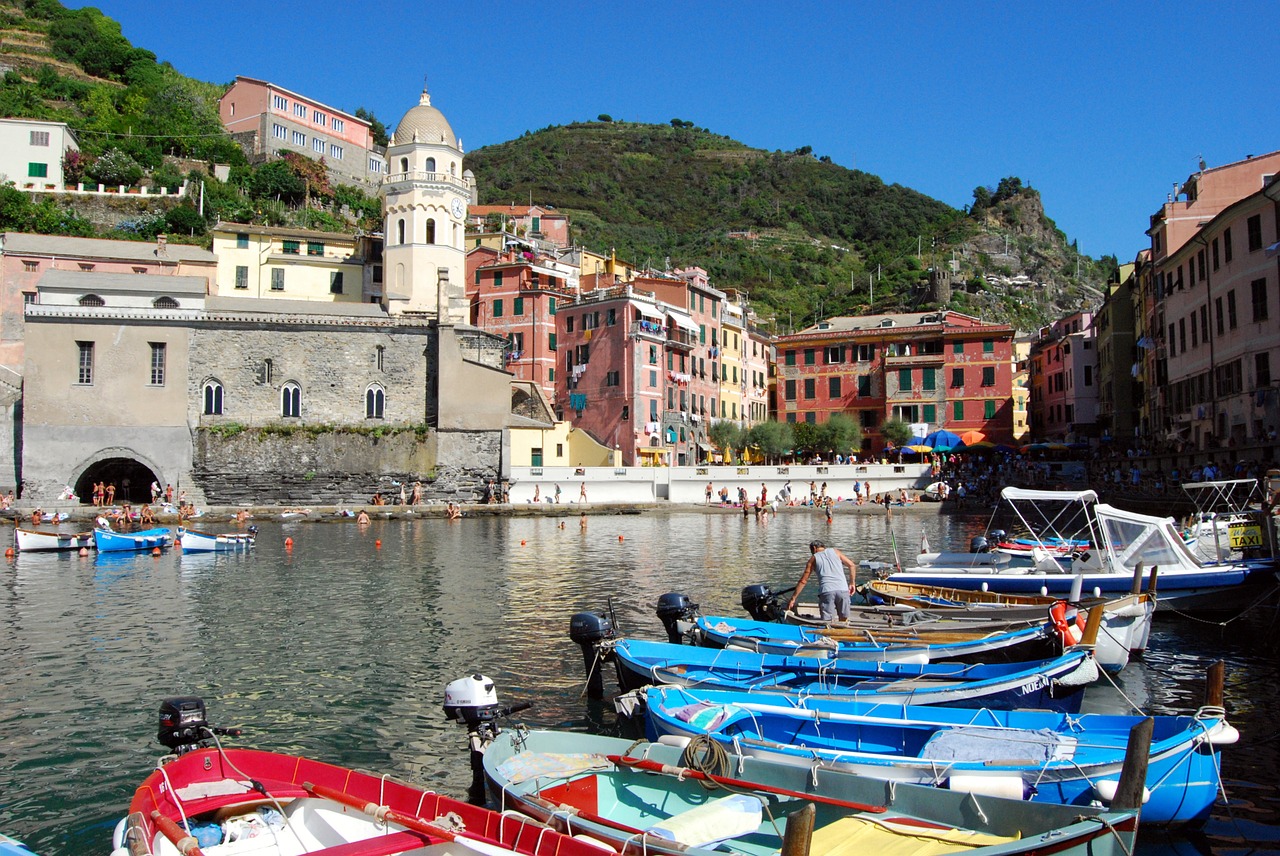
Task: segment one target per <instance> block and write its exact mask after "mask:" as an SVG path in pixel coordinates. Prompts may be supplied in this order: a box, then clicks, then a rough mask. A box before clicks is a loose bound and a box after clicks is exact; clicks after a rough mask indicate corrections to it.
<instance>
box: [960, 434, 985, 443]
mask: <svg viewBox="0 0 1280 856" xmlns="http://www.w3.org/2000/svg"><path fill="white" fill-rule="evenodd" d="M985 439H987V435H986V434H983V433H982V432H981V431H966V432H964V433H963V434H961V435H960V442H961V443H964V444H965V445H966V446H972V445H973V444H974V443H981V442H982V441H983V440H985Z"/></svg>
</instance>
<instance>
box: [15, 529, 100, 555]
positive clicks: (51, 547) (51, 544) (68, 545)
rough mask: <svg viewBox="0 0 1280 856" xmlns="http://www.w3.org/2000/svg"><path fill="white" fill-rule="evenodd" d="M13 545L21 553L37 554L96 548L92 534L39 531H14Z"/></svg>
mask: <svg viewBox="0 0 1280 856" xmlns="http://www.w3.org/2000/svg"><path fill="white" fill-rule="evenodd" d="M13 545H14V546H15V547H17V548H18V550H19V551H21V552H25V553H35V552H42V551H50V552H51V551H56V550H79V549H81V548H85V549H88V548H90V547H93V546H94V542H93V533H92V532H43V531H41V530H39V529H23V528H22V527H20V526H15V527H14V529H13Z"/></svg>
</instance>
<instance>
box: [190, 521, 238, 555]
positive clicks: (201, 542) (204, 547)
mask: <svg viewBox="0 0 1280 856" xmlns="http://www.w3.org/2000/svg"><path fill="white" fill-rule="evenodd" d="M257 534H258V530H257V527H255V526H251V527H249V531H247V532H219V533H218V534H216V535H214V534H210V533H208V532H196V531H195V530H194V529H179V530H178V542H179V544H180V546H181V547H182V552H184V553H233V552H235V551H237V550H248V549H249V548H250V547H252V546H253V541H254V538H255V537H256V536H257Z"/></svg>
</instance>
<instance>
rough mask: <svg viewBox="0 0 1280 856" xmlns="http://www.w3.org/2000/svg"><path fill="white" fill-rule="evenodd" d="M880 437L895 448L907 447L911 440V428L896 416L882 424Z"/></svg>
mask: <svg viewBox="0 0 1280 856" xmlns="http://www.w3.org/2000/svg"><path fill="white" fill-rule="evenodd" d="M880 436H881V437H884V438H885V439H886V440H888V441H889V442H890V443H892V444H893V445H895V446H905V445H906V444H907V441H908V440H910V439H911V426H910V425H908V424H907V423H905V422H903V421H902V420H901V419H898V418H897V417H896V416H895V417H894V418H892V419H886V420H885V421H884V423H883V424H881V426H880Z"/></svg>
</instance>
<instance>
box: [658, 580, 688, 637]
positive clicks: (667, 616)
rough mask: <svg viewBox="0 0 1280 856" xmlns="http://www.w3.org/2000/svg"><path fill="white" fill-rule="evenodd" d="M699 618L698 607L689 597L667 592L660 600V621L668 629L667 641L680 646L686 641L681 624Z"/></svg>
mask: <svg viewBox="0 0 1280 856" xmlns="http://www.w3.org/2000/svg"><path fill="white" fill-rule="evenodd" d="M697 617H698V605H697V604H696V603H694V602H693V601H692V600H690V599H689V596H688V595H684V594H680V593H678V592H674V591H673V592H667V593H666V594H664V595H663V596H662V597H660V598H658V620H659V621H661V622H662V626H663V627H665V628H666V629H667V641H668V642H671V643H673V644H676V645H679V644H680V643H681V642H683V641H684V634H683V633H681V632H680V627H679V622H681V621H693V620H694V619H695V618H697Z"/></svg>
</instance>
